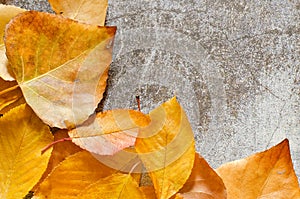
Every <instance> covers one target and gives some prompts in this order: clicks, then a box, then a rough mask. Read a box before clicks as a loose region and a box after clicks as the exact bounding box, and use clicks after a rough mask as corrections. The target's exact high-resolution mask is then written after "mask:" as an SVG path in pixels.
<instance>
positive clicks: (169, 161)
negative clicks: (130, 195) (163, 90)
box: [136, 97, 195, 199]
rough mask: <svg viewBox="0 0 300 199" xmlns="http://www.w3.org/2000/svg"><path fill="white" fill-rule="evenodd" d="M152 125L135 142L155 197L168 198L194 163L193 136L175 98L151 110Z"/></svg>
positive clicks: (177, 188) (184, 179) (182, 181)
mask: <svg viewBox="0 0 300 199" xmlns="http://www.w3.org/2000/svg"><path fill="white" fill-rule="evenodd" d="M149 115H150V118H151V124H150V125H149V126H148V127H146V128H144V129H143V130H141V133H140V134H139V137H138V139H137V141H136V151H137V152H138V153H139V156H140V158H141V160H142V161H143V163H144V165H145V167H146V169H147V170H148V172H149V174H150V177H151V179H152V182H153V185H154V188H155V192H156V195H157V198H159V199H162V198H169V197H171V196H172V195H174V194H175V193H176V192H177V191H178V190H179V189H180V188H181V187H182V186H183V185H184V183H185V182H186V180H187V179H188V177H189V175H190V173H191V170H192V168H193V164H194V158H195V147H194V135H193V132H192V129H191V127H190V124H189V122H188V119H187V117H186V115H185V113H184V110H183V109H182V108H181V106H180V105H179V103H178V102H177V100H176V98H175V97H174V98H172V99H171V100H169V101H167V102H165V103H164V104H162V105H161V106H159V107H158V108H156V109H154V110H153V111H151V112H150V114H149Z"/></svg>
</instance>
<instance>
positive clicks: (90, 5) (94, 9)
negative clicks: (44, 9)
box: [49, 0, 108, 26]
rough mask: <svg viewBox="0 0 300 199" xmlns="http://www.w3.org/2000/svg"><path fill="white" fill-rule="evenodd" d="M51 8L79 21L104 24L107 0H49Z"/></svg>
mask: <svg viewBox="0 0 300 199" xmlns="http://www.w3.org/2000/svg"><path fill="white" fill-rule="evenodd" d="M49 3H50V5H51V7H52V8H53V10H54V11H55V12H56V13H57V14H61V15H63V16H64V17H67V18H70V19H74V20H76V21H79V22H81V23H88V24H96V25H99V26H104V23H105V17H106V10H107V6H108V2H107V0H49Z"/></svg>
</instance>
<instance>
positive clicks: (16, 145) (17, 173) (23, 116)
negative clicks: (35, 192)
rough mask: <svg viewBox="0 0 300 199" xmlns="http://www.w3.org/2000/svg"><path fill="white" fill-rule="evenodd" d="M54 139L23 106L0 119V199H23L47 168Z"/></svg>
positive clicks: (29, 109)
mask: <svg viewBox="0 0 300 199" xmlns="http://www.w3.org/2000/svg"><path fill="white" fill-rule="evenodd" d="M52 140H53V136H52V134H51V132H50V129H49V128H48V126H47V125H45V124H44V123H43V122H42V121H41V120H40V119H39V118H38V117H37V116H36V115H35V114H34V112H33V111H32V110H31V108H30V107H29V106H27V105H25V104H23V105H20V106H18V107H16V108H14V109H12V110H10V111H9V112H8V113H6V114H5V115H4V116H3V117H2V118H0V152H1V153H0V198H1V199H2V198H3V199H10V198H11V199H15V198H22V197H23V196H25V195H26V194H27V193H28V191H30V190H31V188H32V187H33V186H34V185H35V184H36V183H37V182H38V181H39V179H40V177H41V176H42V174H43V173H44V171H45V170H46V168H47V164H48V160H49V158H50V154H51V150H49V151H47V152H46V153H44V154H43V155H41V149H42V148H43V146H45V145H46V144H47V143H48V142H51V141H52Z"/></svg>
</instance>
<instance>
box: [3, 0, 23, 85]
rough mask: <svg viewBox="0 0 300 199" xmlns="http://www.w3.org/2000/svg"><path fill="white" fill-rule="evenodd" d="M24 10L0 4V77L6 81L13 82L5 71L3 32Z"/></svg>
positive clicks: (6, 62) (5, 59) (6, 63)
mask: <svg viewBox="0 0 300 199" xmlns="http://www.w3.org/2000/svg"><path fill="white" fill-rule="evenodd" d="M25 11H26V10H24V9H21V8H18V7H15V6H8V5H3V4H0V77H1V78H3V79H4V80H7V81H13V80H15V79H14V78H13V77H12V76H11V74H10V73H9V72H8V71H7V65H8V61H7V58H6V55H5V46H4V42H3V36H4V30H5V26H6V24H7V23H8V22H9V21H10V20H11V19H12V18H13V17H14V16H16V15H17V14H19V13H21V12H25Z"/></svg>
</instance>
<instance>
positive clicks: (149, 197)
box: [140, 186, 156, 199]
mask: <svg viewBox="0 0 300 199" xmlns="http://www.w3.org/2000/svg"><path fill="white" fill-rule="evenodd" d="M140 189H141V190H142V192H143V193H144V195H145V198H146V199H156V195H155V190H154V187H153V186H143V187H140Z"/></svg>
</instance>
